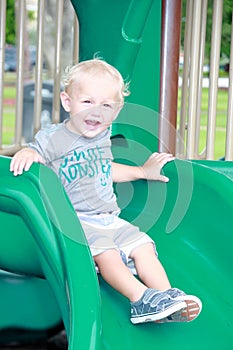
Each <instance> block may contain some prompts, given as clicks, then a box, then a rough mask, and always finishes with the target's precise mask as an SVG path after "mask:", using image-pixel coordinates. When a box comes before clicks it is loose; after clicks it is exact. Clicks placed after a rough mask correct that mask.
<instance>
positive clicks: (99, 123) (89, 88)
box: [61, 75, 122, 138]
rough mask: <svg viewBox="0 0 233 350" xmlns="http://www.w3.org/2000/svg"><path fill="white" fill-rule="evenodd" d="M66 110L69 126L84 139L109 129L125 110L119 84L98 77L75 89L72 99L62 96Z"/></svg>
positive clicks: (85, 81)
mask: <svg viewBox="0 0 233 350" xmlns="http://www.w3.org/2000/svg"><path fill="white" fill-rule="evenodd" d="M61 101H62V104H63V107H64V109H65V110H66V111H67V112H69V113H70V120H69V122H68V123H67V127H68V128H69V129H70V130H71V131H72V132H75V133H77V134H80V135H82V136H85V137H89V138H92V137H95V136H97V135H98V134H100V133H101V132H103V131H104V130H106V129H107V128H108V127H109V125H110V124H111V123H112V122H113V120H114V119H115V118H116V117H117V115H118V113H119V112H120V110H121V108H122V103H120V102H117V101H119V91H118V89H117V84H115V82H114V81H113V79H111V78H109V77H103V75H98V76H94V77H89V78H87V79H85V80H84V81H83V82H82V84H81V86H80V84H79V86H75V83H74V86H73V90H72V93H71V96H69V95H68V94H67V93H66V92H62V93H61Z"/></svg>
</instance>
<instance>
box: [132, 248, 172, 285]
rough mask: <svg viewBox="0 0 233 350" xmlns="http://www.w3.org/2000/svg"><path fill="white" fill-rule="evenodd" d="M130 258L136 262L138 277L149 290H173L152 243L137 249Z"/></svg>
mask: <svg viewBox="0 0 233 350" xmlns="http://www.w3.org/2000/svg"><path fill="white" fill-rule="evenodd" d="M130 257H131V258H132V259H133V260H134V263H135V267H136V270H137V273H138V276H139V277H140V279H141V281H142V282H143V283H144V284H145V285H146V286H147V287H148V288H154V289H157V290H161V291H162V290H166V289H169V288H171V285H170V282H169V280H168V277H167V274H166V272H165V270H164V268H163V266H162V264H161V263H160V261H159V260H158V258H157V256H156V254H155V251H154V247H153V244H152V243H146V244H143V245H141V246H139V247H137V248H135V249H134V250H133V251H132V253H131V255H130Z"/></svg>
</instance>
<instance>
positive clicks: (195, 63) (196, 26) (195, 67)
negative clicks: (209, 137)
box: [186, 1, 202, 159]
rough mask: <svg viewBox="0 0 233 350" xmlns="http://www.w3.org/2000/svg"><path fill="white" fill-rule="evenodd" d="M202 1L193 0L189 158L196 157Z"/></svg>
mask: <svg viewBox="0 0 233 350" xmlns="http://www.w3.org/2000/svg"><path fill="white" fill-rule="evenodd" d="M201 9H202V6H201V1H193V16H192V39H191V42H192V47H191V55H190V87H189V103H188V132H187V151H186V156H187V158H188V159H191V158H194V153H195V133H196V112H197V85H198V81H197V78H198V74H199V69H200V67H199V60H198V58H199V48H200V45H199V44H200V28H201Z"/></svg>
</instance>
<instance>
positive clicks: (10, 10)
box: [6, 0, 16, 44]
mask: <svg viewBox="0 0 233 350" xmlns="http://www.w3.org/2000/svg"><path fill="white" fill-rule="evenodd" d="M14 19H15V1H14V0H7V10H6V43H7V44H15V42H16V34H15V33H16V26H15V20H14Z"/></svg>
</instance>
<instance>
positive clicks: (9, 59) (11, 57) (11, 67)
mask: <svg viewBox="0 0 233 350" xmlns="http://www.w3.org/2000/svg"><path fill="white" fill-rule="evenodd" d="M16 67H17V49H16V46H6V48H5V64H4V70H5V72H15V71H16Z"/></svg>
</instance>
